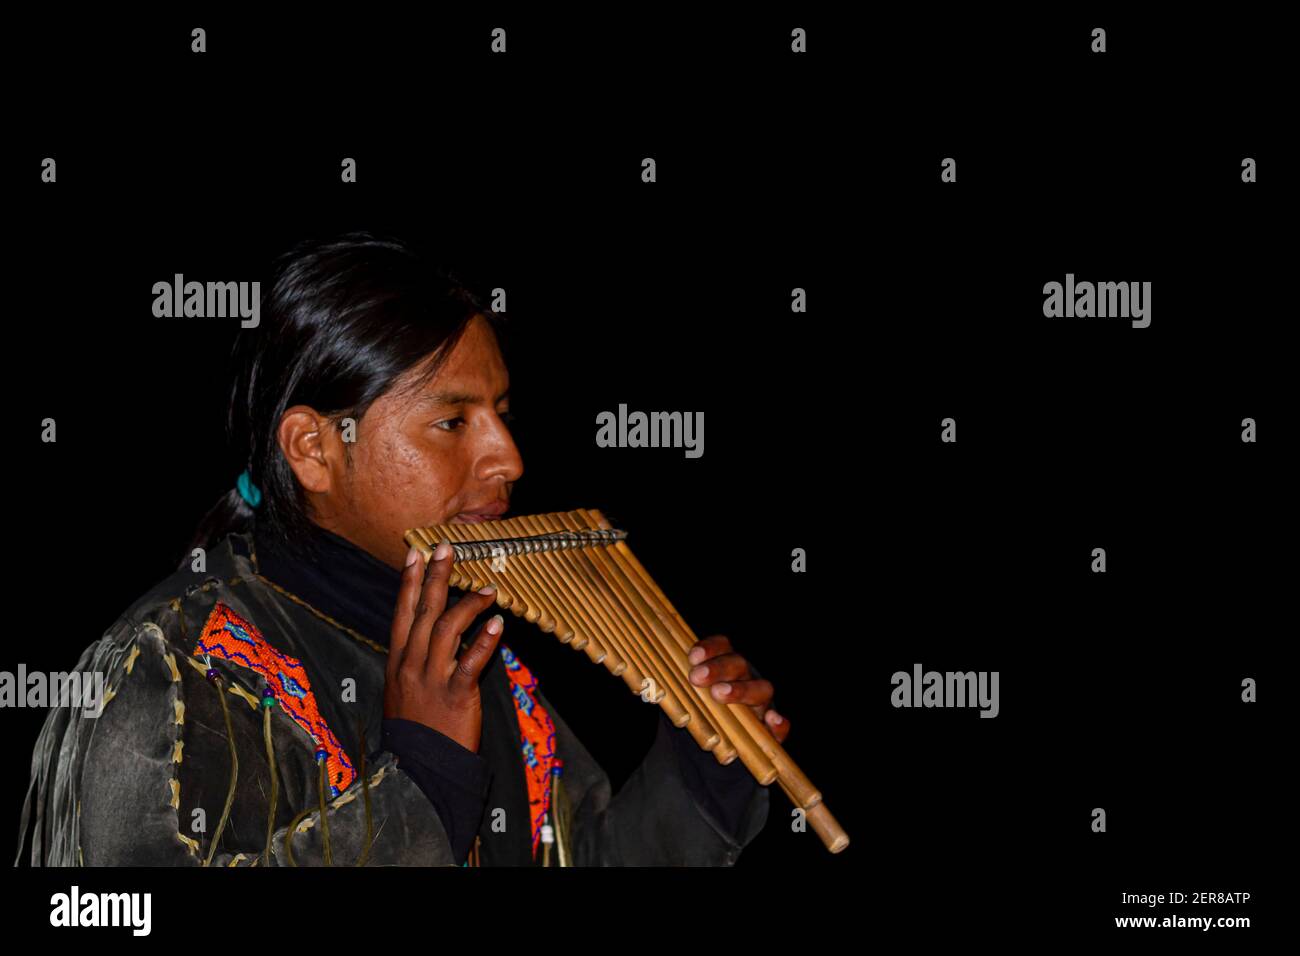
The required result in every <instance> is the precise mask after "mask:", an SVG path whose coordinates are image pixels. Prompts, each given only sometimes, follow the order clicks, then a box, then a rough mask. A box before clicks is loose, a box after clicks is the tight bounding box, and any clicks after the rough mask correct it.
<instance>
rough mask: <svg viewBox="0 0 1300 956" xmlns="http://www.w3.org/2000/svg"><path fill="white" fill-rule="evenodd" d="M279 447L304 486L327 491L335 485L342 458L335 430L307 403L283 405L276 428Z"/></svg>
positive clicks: (342, 463) (342, 462) (320, 492)
mask: <svg viewBox="0 0 1300 956" xmlns="http://www.w3.org/2000/svg"><path fill="white" fill-rule="evenodd" d="M276 439H277V440H278V441H279V444H280V451H281V452H283V453H284V457H285V460H286V461H288V462H289V467H290V468H292V469H293V473H294V476H295V477H296V478H297V479H298V483H299V484H300V485H302V487H303V489H304V490H305V491H308V492H314V493H316V494H327V493H329V491H330V490H331V489H333V488H335V487H336V482H337V480H338V476H339V475H341V474H342V472H343V469H344V466H345V464H346V463H345V462H344V459H343V446H342V443H341V442H340V440H339V435H338V430H337V429H336V428H334V426H333V424H332V423H331V422H330V421H329V419H327V418H326V417H325V416H323V415H321V414H320V413H318V412H317V411H316V410H315V409H314V408H311V407H310V406H308V405H294V406H293V407H291V408H287V409H285V412H284V415H282V416H281V417H280V427H279V429H278V430H277V431H276Z"/></svg>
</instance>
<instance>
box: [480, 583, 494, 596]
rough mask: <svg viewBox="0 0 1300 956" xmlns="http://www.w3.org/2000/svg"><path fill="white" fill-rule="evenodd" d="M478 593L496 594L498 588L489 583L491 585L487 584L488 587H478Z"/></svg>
mask: <svg viewBox="0 0 1300 956" xmlns="http://www.w3.org/2000/svg"><path fill="white" fill-rule="evenodd" d="M478 593H479V594H496V593H497V589H496V588H494V587H493V586H492V585H490V584H489V585H487V587H482V588H479V589H478Z"/></svg>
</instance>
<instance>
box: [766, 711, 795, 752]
mask: <svg viewBox="0 0 1300 956" xmlns="http://www.w3.org/2000/svg"><path fill="white" fill-rule="evenodd" d="M763 723H764V724H765V725H766V726H767V729H768V730H769V731H770V732H771V734H772V736H773V737H775V738H776V742H777V743H779V744H783V743H785V738H786V737H789V736H790V720H789V718H787V717H783V716H782V715H780V714H778V713H777V712H776V711H775V710H772V709H770V708H769V709H768V711H767V713H766V714H764V715H763Z"/></svg>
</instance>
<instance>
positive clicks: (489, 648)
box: [450, 614, 505, 690]
mask: <svg viewBox="0 0 1300 956" xmlns="http://www.w3.org/2000/svg"><path fill="white" fill-rule="evenodd" d="M504 627H505V618H503V617H502V616H501V615H500V614H493V615H492V616H491V617H490V618H488V620H487V622H486V623H485V624H484V625H483V626H482V627H480V628H479V629H478V634H476V635H475V636H474V643H472V644H471V645H470V646H469V647H468V648H466V650H465V652H464V653H463V654H461V655H460V658H459V659H458V660H457V661H456V666H455V670H454V671H453V672H452V675H451V681H450V683H451V686H452V687H454V688H456V689H458V690H467V689H469V688H471V687H473V686H474V685H475V684H477V683H478V679H479V677H480V675H482V673H483V668H484V667H486V666H487V662H488V661H490V660H491V659H492V655H493V654H494V653H495V652H496V649H497V641H499V640H501V632H502V630H503V629H504Z"/></svg>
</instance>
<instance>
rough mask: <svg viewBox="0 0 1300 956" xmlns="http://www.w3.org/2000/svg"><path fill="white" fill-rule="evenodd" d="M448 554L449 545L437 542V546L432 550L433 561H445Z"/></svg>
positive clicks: (449, 552) (449, 551) (449, 550)
mask: <svg viewBox="0 0 1300 956" xmlns="http://www.w3.org/2000/svg"><path fill="white" fill-rule="evenodd" d="M449 554H451V545H449V544H448V543H447V542H446V541H439V542H438V546H437V547H436V548H434V549H433V560H435V561H445V560H447V555H449Z"/></svg>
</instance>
